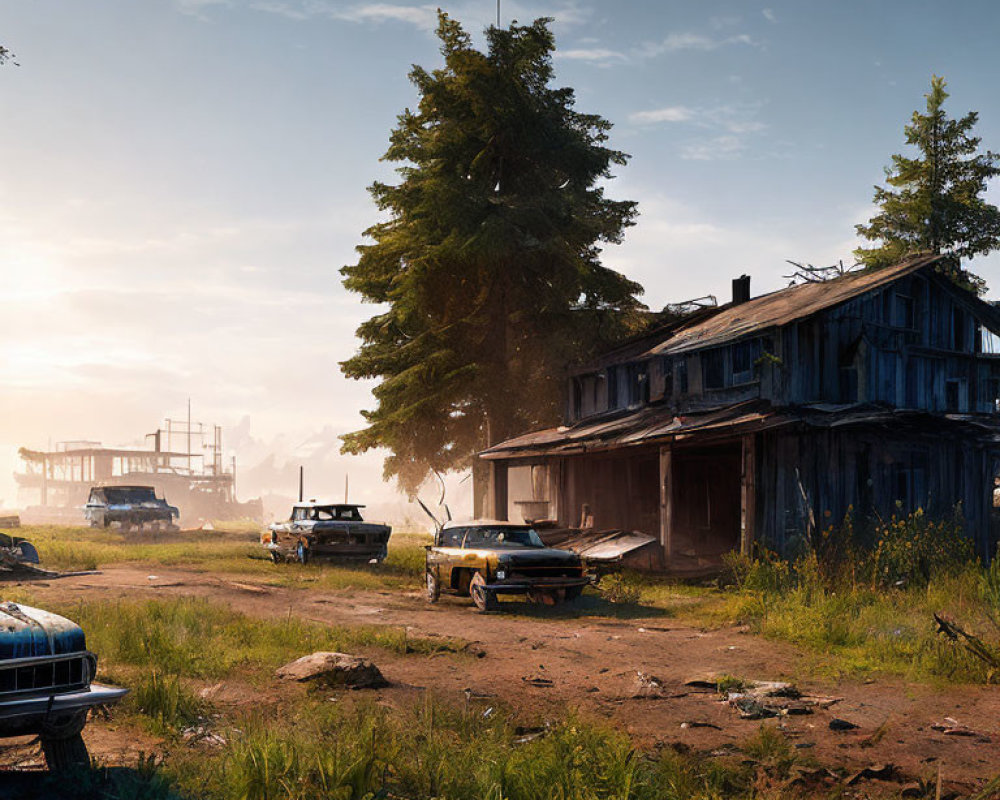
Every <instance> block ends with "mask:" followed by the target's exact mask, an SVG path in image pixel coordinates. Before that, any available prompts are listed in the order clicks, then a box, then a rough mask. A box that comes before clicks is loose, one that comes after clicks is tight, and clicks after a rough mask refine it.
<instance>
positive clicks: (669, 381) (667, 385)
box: [660, 358, 674, 398]
mask: <svg viewBox="0 0 1000 800" xmlns="http://www.w3.org/2000/svg"><path fill="white" fill-rule="evenodd" d="M660 369H662V370H663V396H664V397H667V398H670V397H673V396H674V364H673V362H672V361H671V360H670V359H669V358H664V359H663V360H662V361H661V367H660Z"/></svg>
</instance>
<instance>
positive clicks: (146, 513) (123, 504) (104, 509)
mask: <svg viewBox="0 0 1000 800" xmlns="http://www.w3.org/2000/svg"><path fill="white" fill-rule="evenodd" d="M83 515H84V517H85V518H86V519H87V520H88V521H89V522H90V526H91V527H92V528H107V527H109V526H110V525H111V524H112V523H118V525H119V526H121V529H122V530H123V531H129V530H131V529H132V528H136V529H139V530H141V529H142V528H143V527H146V528H148V529H149V530H152V531H158V530H160V529H161V528H169V529H173V530H176V526H175V525H174V523H173V521H174V519H176V518H177V517H179V516H180V511H179V510H178V509H177V507H176V506H171V505H167V501H166V500H162V499H160V498H159V497H157V496H156V492H155V490H154V489H153V487H152V486H95V487H94V488H93V489H91V490H90V497H89V499H88V500H87V505H85V506H84V507H83Z"/></svg>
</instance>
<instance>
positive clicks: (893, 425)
mask: <svg viewBox="0 0 1000 800" xmlns="http://www.w3.org/2000/svg"><path fill="white" fill-rule="evenodd" d="M795 424H798V425H805V426H809V427H814V428H842V427H850V426H866V427H869V428H872V427H874V428H876V429H880V430H896V431H906V432H908V433H910V434H914V435H932V436H933V435H941V434H943V433H945V432H948V431H950V432H959V431H964V433H965V434H967V435H972V436H974V437H976V438H979V439H985V440H990V441H993V442H996V443H1000V418H998V417H997V416H995V415H987V414H931V413H928V412H925V411H915V410H911V409H895V408H888V407H886V406H879V405H874V404H870V403H862V404H835V403H816V404H812V405H808V406H796V407H788V408H781V409H777V408H774V407H773V406H771V404H770V403H768V402H767V401H762V400H753V401H748V402H745V403H739V404H736V405H732V406H726V407H724V408H716V409H711V410H706V411H703V412H700V413H691V414H680V415H675V414H673V413H672V412H671V411H670V410H669V409H668V408H666V407H664V406H652V407H646V408H642V409H639V410H637V411H633V412H631V413H626V414H618V415H615V416H613V417H611V416H607V415H605V416H602V417H599V418H597V419H588V420H583V421H582V422H579V423H577V424H576V425H573V426H571V427H566V426H560V427H558V428H548V429H546V430H541V431H535V432H533V433H526V434H524V435H523V436H517V437H515V438H513V439H508V440H507V441H505V442H500V443H499V444H496V445H494V446H493V447H490V448H489V449H487V450H484V451H482V452H481V453H480V454H479V455H480V457H481V458H484V459H488V460H502V459H513V458H525V457H531V456H554V455H574V454H580V453H590V452H594V451H599V450H616V449H620V448H625V447H634V446H637V445H643V444H654V443H661V442H680V441H684V440H687V439H705V440H710V439H719V438H724V437H728V436H738V435H742V434H745V433H753V432H756V431H762V430H768V429H773V428H778V427H784V426H789V425H795Z"/></svg>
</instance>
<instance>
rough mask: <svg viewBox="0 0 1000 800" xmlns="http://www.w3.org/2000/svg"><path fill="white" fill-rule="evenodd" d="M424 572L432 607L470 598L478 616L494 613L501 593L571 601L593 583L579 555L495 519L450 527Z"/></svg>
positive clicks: (430, 554)
mask: <svg viewBox="0 0 1000 800" xmlns="http://www.w3.org/2000/svg"><path fill="white" fill-rule="evenodd" d="M426 569H427V574H426V581H427V600H428V601H429V602H431V603H434V602H437V600H438V598H439V597H440V595H441V592H442V591H451V592H455V593H457V594H460V595H465V594H468V595H470V596H471V597H472V601H473V602H474V603H475V604H476V608H478V609H479V610H480V611H493V610H496V608H497V596H498V595H501V594H526V595H527V596H528V599H529V600H533V601H538V602H543V603H547V604H555V603H557V602H560V601H562V600H573V599H575V598H577V597H579V596H580V593H581V592H582V591H583V587H584V586H586V585H587V584H588V583H590V579H589V578H588V577H587V576H586V575H585V574H584V569H583V563H582V561H581V560H580V556H578V555H577V554H576V553H571V552H569V551H568V550H556V549H554V548H551V547H546V546H545V545H544V544H543V543H542V540H541V539H540V538H539V536H538V534H537V533H536V532H535V530H534V529H533V528H532V527H531V526H529V525H517V524H514V523H511V522H503V521H493V520H476V521H475V522H464V523H460V522H446V523H445V524H444V525H443V526H442V527H441V528H440V529H439V530H438V532H437V534H436V535H435V537H434V544H433V545H431V546H428V548H427V557H426Z"/></svg>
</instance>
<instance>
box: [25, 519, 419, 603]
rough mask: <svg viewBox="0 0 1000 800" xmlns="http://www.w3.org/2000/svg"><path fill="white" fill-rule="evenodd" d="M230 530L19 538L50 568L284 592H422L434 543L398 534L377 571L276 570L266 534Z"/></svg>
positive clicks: (51, 532)
mask: <svg viewBox="0 0 1000 800" xmlns="http://www.w3.org/2000/svg"><path fill="white" fill-rule="evenodd" d="M220 525H221V523H220ZM223 528H224V529H222V530H220V529H219V528H218V527H217V529H216V530H213V531H202V530H198V531H185V532H178V533H166V532H164V533H157V534H151V533H129V534H123V533H121V531H118V530H112V529H108V530H104V529H94V528H88V527H61V526H55V525H36V526H25V527H23V528H21V529H20V532H19V534H18V535H20V536H24V537H25V538H28V539H30V540H31V541H32V542H33V543H34V544H35V546H36V547H37V548H38V551H39V554H40V556H41V561H42V564H41V565H42V566H43V567H46V568H50V569H59V570H92V569H99V568H101V567H104V566H109V565H112V564H146V565H149V566H150V567H153V566H161V567H182V566H183V567H193V568H195V569H198V570H204V571H212V572H217V573H222V574H230V575H239V576H247V577H253V578H255V579H259V580H263V581H265V582H267V583H270V584H273V585H279V586H288V587H297V588H301V587H314V588H323V589H370V590H377V589H386V588H389V589H417V588H419V587H420V586H421V584H422V579H423V572H424V545H425V544H429V543H430V537H429V536H426V535H423V534H416V533H398V534H393V536H392V538H391V539H390V541H389V555H388V557H387V558H386V560H385V561H384V562H383V563H381V564H378V565H368V564H361V565H357V564H338V563H334V562H322V561H320V562H315V563H312V564H308V565H306V566H303V565H301V564H273V563H272V562H271V560H270V559H269V557H268V555H267V552H266V551H265V550H264V548H263V547H261V545H260V544H259V538H260V530H259V528H258V529H256V530H254V529H248V526H247V525H246V524H245V523H241V524H236V523H233V524H229V525H226V526H223Z"/></svg>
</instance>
